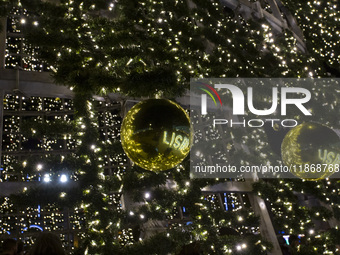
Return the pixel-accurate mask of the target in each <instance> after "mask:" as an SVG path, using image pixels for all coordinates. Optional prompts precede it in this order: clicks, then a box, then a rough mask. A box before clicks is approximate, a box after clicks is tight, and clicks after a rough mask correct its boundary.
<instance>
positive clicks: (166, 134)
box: [163, 131, 170, 145]
mask: <svg viewBox="0 0 340 255" xmlns="http://www.w3.org/2000/svg"><path fill="white" fill-rule="evenodd" d="M167 136H168V132H167V131H164V137H163V143H165V144H167V145H169V144H170V142H168V141H167V140H166V137H167Z"/></svg>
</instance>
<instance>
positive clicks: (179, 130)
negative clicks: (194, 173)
mask: <svg viewBox="0 0 340 255" xmlns="http://www.w3.org/2000/svg"><path fill="white" fill-rule="evenodd" d="M121 141H122V146H123V149H124V151H125V153H126V154H127V156H128V157H129V158H130V159H131V160H132V161H133V162H134V163H135V164H136V165H138V166H140V167H141V168H144V169H147V170H151V171H155V172H158V171H163V170H167V169H171V168H173V167H175V166H176V165H178V164H179V163H180V162H182V161H183V159H184V158H185V157H186V156H187V155H188V153H189V151H190V146H191V143H192V128H191V124H190V119H189V116H188V115H187V114H186V112H185V111H184V109H183V108H182V107H181V106H179V105H178V104H176V103H174V102H172V101H170V100H167V99H148V100H145V101H142V102H140V103H138V104H136V105H135V106H133V107H132V108H131V109H130V110H129V111H128V113H127V114H126V116H125V118H124V120H123V124H122V127H121Z"/></svg>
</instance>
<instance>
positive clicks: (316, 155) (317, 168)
mask: <svg viewBox="0 0 340 255" xmlns="http://www.w3.org/2000/svg"><path fill="white" fill-rule="evenodd" d="M281 155H282V160H283V162H284V164H285V165H287V166H288V167H290V172H291V173H293V174H294V175H295V176H297V177H299V178H302V179H307V180H319V179H324V178H327V177H329V176H331V175H332V174H333V173H336V172H339V164H340V138H339V136H338V135H337V134H336V133H335V132H334V131H333V130H332V129H330V128H328V127H326V126H324V125H321V124H317V123H312V122H310V123H303V124H300V125H298V126H296V127H294V128H293V129H291V130H290V131H289V132H288V133H287V134H286V136H285V138H284V139H283V142H282V146H281Z"/></svg>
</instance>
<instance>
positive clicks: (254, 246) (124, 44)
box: [0, 0, 340, 254]
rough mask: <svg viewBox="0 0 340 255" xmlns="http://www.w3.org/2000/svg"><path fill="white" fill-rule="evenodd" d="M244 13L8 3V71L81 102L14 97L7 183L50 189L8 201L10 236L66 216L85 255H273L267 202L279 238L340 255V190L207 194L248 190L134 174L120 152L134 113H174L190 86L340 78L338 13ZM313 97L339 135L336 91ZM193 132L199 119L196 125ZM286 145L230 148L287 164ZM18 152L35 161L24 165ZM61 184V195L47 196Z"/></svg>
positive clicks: (212, 8) (254, 7) (264, 188)
mask: <svg viewBox="0 0 340 255" xmlns="http://www.w3.org/2000/svg"><path fill="white" fill-rule="evenodd" d="M235 2H237V3H239V2H238V1H235ZM235 2H233V1H220V2H219V1H208V2H207V1H201V0H192V1H181V0H176V1H130V0H125V1H112V2H107V1H78V0H73V1H58V2H57V3H54V1H38V0H37V1H7V2H2V3H1V4H0V7H1V8H0V15H1V16H3V17H9V18H8V19H7V24H6V23H5V22H4V20H6V18H5V19H2V24H3V26H2V27H1V31H2V33H3V34H4V33H5V34H6V35H7V37H6V40H7V41H6V56H5V57H6V62H5V65H4V66H0V67H5V68H6V69H13V68H17V69H18V66H20V67H21V68H22V69H23V70H26V71H38V72H40V71H49V72H50V73H51V75H52V76H53V79H54V81H55V82H56V83H58V84H61V85H65V86H67V87H69V88H70V89H71V92H70V95H71V94H72V99H67V98H66V99H65V98H59V97H58V96H57V95H56V96H55V97H54V98H51V97H44V96H42V97H30V98H28V97H27V96H26V95H24V94H22V91H20V87H18V88H17V89H18V90H16V91H15V92H16V93H17V95H6V96H5V101H4V104H5V105H4V107H5V108H4V109H5V118H4V124H3V127H4V129H3V130H4V133H3V141H4V142H3V147H2V150H3V153H2V165H3V168H4V170H3V171H2V173H1V174H2V175H1V180H2V181H8V179H10V176H14V177H13V178H16V179H17V180H16V181H30V182H29V183H31V181H32V180H35V181H37V182H39V181H41V182H45V183H44V185H38V186H34V187H33V188H27V190H26V189H25V191H24V192H23V193H22V194H20V195H15V196H11V197H9V196H4V197H3V199H2V201H1V203H2V205H1V212H2V213H3V214H4V215H7V216H6V217H3V219H2V221H3V222H5V223H6V224H2V225H3V227H2V228H1V229H0V231H1V232H0V233H1V234H3V235H5V233H6V232H7V231H8V232H11V231H12V232H13V231H14V232H16V233H19V234H20V233H21V231H24V229H25V228H26V230H29V227H30V226H33V225H39V224H41V221H42V220H41V219H40V217H41V214H43V213H47V212H50V213H47V216H46V217H45V216H43V217H44V220H43V221H46V219H50V222H48V221H46V223H44V224H45V226H46V228H45V229H50V230H53V231H58V230H59V229H58V224H57V223H56V222H57V221H58V220H59V221H63V219H64V218H65V217H64V216H63V215H64V214H66V213H67V214H69V215H71V216H70V218H71V219H72V220H71V222H72V230H73V232H72V235H69V237H70V239H67V240H66V239H65V240H64V241H65V243H70V245H71V246H73V247H75V249H74V253H75V254H84V253H86V254H115V253H117V254H169V253H170V254H189V252H188V251H189V250H190V251H191V252H193V251H196V254H199V253H200V252H201V253H202V254H267V252H268V251H269V250H270V249H271V248H272V247H274V249H275V244H274V243H273V244H270V242H269V241H272V240H273V239H274V240H276V241H277V239H276V236H275V237H272V238H273V239H272V240H268V238H264V237H265V235H264V234H263V232H265V231H264V230H263V229H260V222H261V221H262V220H263V219H262V218H261V215H258V214H257V213H256V209H255V208H254V207H255V204H254V201H257V199H260V198H259V197H261V198H262V199H263V201H264V203H265V206H266V208H268V209H269V216H270V217H271V222H272V224H273V227H274V230H275V234H277V235H278V236H279V235H280V236H286V235H292V234H294V235H297V236H299V237H300V238H302V239H301V241H300V246H299V247H298V249H296V251H295V252H296V253H297V254H332V252H335V250H336V244H338V243H339V239H338V236H339V233H338V227H337V226H338V220H339V219H338V217H339V208H340V205H339V199H338V195H339V188H340V187H339V184H338V183H337V182H336V180H332V179H331V180H322V181H313V182H309V181H303V180H293V179H272V180H260V181H257V182H255V183H254V184H253V187H249V189H246V188H245V189H244V191H242V192H237V191H233V190H230V189H229V190H227V189H226V190H219V191H217V190H216V189H210V190H209V188H207V187H212V185H217V184H225V183H227V182H230V183H231V182H232V183H245V182H244V180H243V179H238V180H230V179H228V180H225V179H190V177H189V160H188V159H186V160H184V161H183V162H182V163H181V164H180V165H178V166H177V167H176V168H174V169H171V170H168V171H163V172H161V173H154V172H151V171H147V170H144V169H141V168H139V167H137V166H133V165H132V163H131V162H129V160H128V158H127V157H126V155H125V154H124V152H123V150H122V148H121V145H120V134H119V132H120V125H121V118H122V117H124V115H125V113H126V111H127V110H128V109H129V108H130V107H131V106H132V104H134V101H133V100H135V98H137V99H136V100H139V99H138V98H140V97H156V96H158V97H165V98H170V99H174V100H175V99H176V98H178V97H181V96H183V95H185V93H186V91H187V90H188V89H189V82H190V78H192V77H196V78H203V77H218V78H223V77H249V78H254V77H255V78H256V77H280V78H282V77H290V78H300V77H301V78H305V77H336V76H337V75H338V74H339V55H338V52H339V45H338V44H339V43H338V42H339V36H340V34H339V31H338V30H337V23H338V21H339V18H340V17H339V13H340V12H339V6H338V4H337V2H336V1H328V2H321V1H312V2H302V1H293V2H289V3H288V2H287V3H284V4H282V3H281V2H280V1H269V0H268V1H260V2H249V3H248V2H246V1H245V2H242V4H241V3H239V4H238V5H235ZM295 18H296V20H295ZM4 24H6V25H4ZM300 28H301V29H302V32H301V31H300ZM0 49H1V43H0ZM0 56H1V54H0ZM13 71H14V70H13ZM18 72H19V71H18ZM20 72H21V73H22V72H23V71H20ZM0 79H2V78H0ZM313 91H314V93H315V94H318V95H319V97H320V98H323V99H327V102H328V103H327V104H326V105H324V108H322V109H318V111H316V112H315V114H316V115H318V116H320V122H322V120H323V116H324V114H327V115H328V116H327V117H328V118H327V120H329V119H332V121H328V122H327V123H325V124H327V125H329V126H330V127H331V128H337V127H338V125H339V121H338V119H337V115H338V111H336V110H337V109H339V108H338V103H337V95H336V93H337V91H327V90H325V89H324V88H322V87H315V88H313ZM262 92H263V91H262V90H261V89H260V88H259V91H258V93H259V94H261V93H262ZM18 93H19V94H18ZM12 94H13V93H12ZM118 94H120V96H117V95H118ZM334 109H335V110H334ZM11 110H12V111H13V112H12V115H11V114H10V113H11V112H10V111H11ZM6 111H7V113H6ZM24 111H28V112H30V111H31V112H34V114H32V116H31V117H27V115H25V113H22V112H24ZM18 112H20V113H19V114H17V113H18ZM47 112H50V113H47ZM40 113H42V114H40ZM6 114H7V115H6ZM329 116H334V117H333V118H330V117H329ZM191 118H192V119H196V118H198V116H197V115H195V113H193V112H191ZM18 129H19V132H18V131H16V132H17V133H15V132H14V130H18ZM6 132H7V133H6ZM284 132H286V131H285V130H274V129H268V130H263V129H257V130H255V131H254V130H252V131H249V132H248V133H247V135H246V136H244V135H243V134H241V133H238V132H237V131H235V132H234V135H235V139H234V141H231V142H230V144H228V146H230V150H233V147H234V144H233V143H234V142H235V143H244V144H247V146H248V147H250V148H252V149H253V150H254V151H255V152H254V154H251V155H245V153H244V151H242V150H238V151H235V152H233V157H234V160H235V161H237V160H242V161H243V162H244V163H245V164H259V163H262V162H267V161H270V162H273V163H274V162H275V163H276V162H281V159H280V156H279V155H277V154H275V151H276V150H277V148H278V147H279V146H280V139H277V140H275V137H280V136H282V135H283V133H284ZM281 140H282V139H281ZM254 141H256V144H254V143H253V142H254ZM273 141H275V142H273ZM20 150H23V151H25V152H27V151H29V150H31V152H32V153H31V154H23V155H20V154H18V153H16V152H18V151H20ZM60 150H64V151H60ZM37 151H42V152H43V153H38V152H37ZM11 178H12V177H11ZM55 180H58V181H60V182H62V183H60V184H58V185H48V184H49V183H50V184H51V183H52V184H53V183H54V181H55ZM235 185H236V184H235ZM41 207H43V211H41ZM27 208H31V210H32V211H34V213H33V214H34V215H35V216H34V217H36V218H35V219H34V220H33V221H32V220H30V221H29V220H28V221H27V222H26V218H29V217H24V218H25V219H24V220H22V222H21V223H18V221H17V219H16V220H14V221H12V220H11V218H10V215H9V214H10V213H15V215H18V214H17V213H18V212H21V211H22V212H23V214H25V215H26V216H28V215H30V212H29V209H27ZM46 211H47V212H46ZM58 211H59V213H58V214H55V212H58ZM61 211H62V214H63V215H59V214H60V213H61ZM52 214H53V215H52ZM39 215H40V216H39ZM58 217H60V218H58ZM34 222H36V223H37V224H34ZM14 225H15V226H14ZM60 228H64V230H65V227H60ZM26 230H25V231H26ZM67 230H68V229H67ZM21 234H22V233H21ZM25 234H27V233H26V232H25ZM261 234H262V236H261ZM71 237H72V239H71ZM276 248H277V247H276Z"/></svg>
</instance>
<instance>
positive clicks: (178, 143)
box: [174, 135, 183, 149]
mask: <svg viewBox="0 0 340 255" xmlns="http://www.w3.org/2000/svg"><path fill="white" fill-rule="evenodd" d="M182 141H183V137H182V136H181V135H178V136H176V139H175V144H174V148H175V149H178V148H179V146H180V145H181V142H182Z"/></svg>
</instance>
